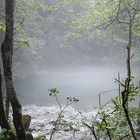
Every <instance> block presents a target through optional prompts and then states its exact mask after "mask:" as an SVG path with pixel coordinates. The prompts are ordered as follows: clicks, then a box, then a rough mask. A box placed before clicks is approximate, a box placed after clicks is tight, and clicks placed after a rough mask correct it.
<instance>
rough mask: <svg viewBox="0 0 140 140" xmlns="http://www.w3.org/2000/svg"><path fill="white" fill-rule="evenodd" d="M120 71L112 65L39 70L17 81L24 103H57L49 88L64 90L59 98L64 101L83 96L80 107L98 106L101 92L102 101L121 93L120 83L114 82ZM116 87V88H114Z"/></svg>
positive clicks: (17, 88)
mask: <svg viewBox="0 0 140 140" xmlns="http://www.w3.org/2000/svg"><path fill="white" fill-rule="evenodd" d="M118 71H120V70H117V69H109V68H75V69H63V70H48V71H38V72H37V73H36V74H34V75H32V76H31V77H27V78H26V79H21V80H20V81H18V82H16V84H15V85H16V90H17V93H18V94H19V98H20V99H21V101H22V102H23V103H24V104H40V105H46V104H54V103H55V100H54V99H53V98H52V97H50V96H49V92H48V89H49V88H54V87H55V88H57V89H58V90H60V92H61V96H60V100H61V102H62V103H64V102H65V101H66V100H65V99H66V97H67V96H74V97H78V98H80V102H79V103H77V104H76V105H75V106H76V107H77V108H82V109H87V108H88V107H89V106H90V107H91V106H92V107H99V102H98V100H99V99H98V98H99V93H100V92H102V91H108V90H111V91H110V92H104V93H102V94H101V101H102V104H105V103H106V102H107V101H109V100H110V99H111V98H112V97H114V96H115V95H117V94H118V90H117V88H118V85H117V84H116V83H115V82H114V78H115V77H117V73H118ZM112 89H113V90H112Z"/></svg>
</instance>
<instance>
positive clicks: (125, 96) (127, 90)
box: [122, 20, 137, 140]
mask: <svg viewBox="0 0 140 140" xmlns="http://www.w3.org/2000/svg"><path fill="white" fill-rule="evenodd" d="M131 44H132V20H130V22H129V43H128V46H127V60H126V63H127V78H126V81H125V90H124V91H123V92H122V107H123V110H124V113H125V116H126V120H127V123H128V125H129V127H130V131H131V134H132V137H133V138H134V140H137V137H136V134H135V130H134V128H133V125H132V121H131V119H130V116H129V110H128V98H129V94H130V82H131V61H130V59H131V53H130V52H131Z"/></svg>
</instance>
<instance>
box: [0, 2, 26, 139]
mask: <svg viewBox="0 0 140 140" xmlns="http://www.w3.org/2000/svg"><path fill="white" fill-rule="evenodd" d="M14 6H15V0H6V1H5V10H6V33H5V39H4V41H3V43H2V46H1V51H2V59H3V68H4V76H5V85H6V91H7V95H8V98H9V101H10V103H11V105H12V109H13V123H14V126H15V129H16V133H17V137H18V140H26V134H25V131H24V127H23V124H22V107H21V105H20V103H19V101H18V99H17V97H16V93H15V89H14V86H13V80H12V54H13V31H14Z"/></svg>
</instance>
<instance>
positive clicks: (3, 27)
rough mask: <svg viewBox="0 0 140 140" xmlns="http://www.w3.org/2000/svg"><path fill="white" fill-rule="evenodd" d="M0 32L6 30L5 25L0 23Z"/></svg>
mask: <svg viewBox="0 0 140 140" xmlns="http://www.w3.org/2000/svg"><path fill="white" fill-rule="evenodd" d="M0 30H3V31H5V30H6V25H5V24H4V23H2V22H0Z"/></svg>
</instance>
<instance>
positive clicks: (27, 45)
mask: <svg viewBox="0 0 140 140" xmlns="http://www.w3.org/2000/svg"><path fill="white" fill-rule="evenodd" d="M18 42H19V44H20V45H21V46H24V47H30V45H29V42H28V41H27V40H20V39H19V40H18Z"/></svg>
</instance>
